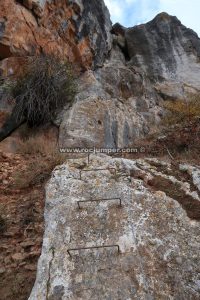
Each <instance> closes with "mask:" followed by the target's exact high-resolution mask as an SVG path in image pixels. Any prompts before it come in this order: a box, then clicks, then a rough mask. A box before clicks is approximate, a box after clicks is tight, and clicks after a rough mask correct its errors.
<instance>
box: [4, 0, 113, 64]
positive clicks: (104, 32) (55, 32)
mask: <svg viewBox="0 0 200 300" xmlns="http://www.w3.org/2000/svg"><path fill="white" fill-rule="evenodd" d="M110 30H111V21H110V16H109V12H108V10H107V8H106V6H105V5H104V2H103V1H102V0H101V1H99V0H94V1H92V2H91V1H87V0H79V1H77V0H71V1H65V0H61V1H46V0H42V1H35V0H34V1H32V0H29V1H14V0H6V1H3V3H1V10H0V59H4V58H8V57H11V56H15V57H17V56H29V55H33V54H34V53H37V52H41V51H43V52H47V53H54V54H57V55H60V56H61V57H65V58H69V59H70V60H71V61H74V62H77V63H78V64H80V65H81V66H82V67H84V68H86V69H87V68H91V67H96V66H100V65H102V64H103V62H104V60H105V57H106V56H107V54H108V52H109V51H110V49H111V45H112V37H111V34H110Z"/></svg>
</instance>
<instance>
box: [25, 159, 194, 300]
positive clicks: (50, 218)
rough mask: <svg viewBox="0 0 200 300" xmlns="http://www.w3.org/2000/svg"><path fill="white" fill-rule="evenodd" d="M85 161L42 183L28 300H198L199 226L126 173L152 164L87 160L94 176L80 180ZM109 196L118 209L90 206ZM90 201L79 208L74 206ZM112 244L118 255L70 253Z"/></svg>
mask: <svg viewBox="0 0 200 300" xmlns="http://www.w3.org/2000/svg"><path fill="white" fill-rule="evenodd" d="M83 160H84V159H77V160H75V159H74V160H69V161H67V162H66V163H65V164H63V165H62V166H58V167H57V168H56V169H55V170H54V172H53V174H52V177H51V179H50V181H49V182H48V184H47V186H46V207H45V233H44V239H43V247H42V254H41V257H40V259H39V262H38V269H37V278H36V282H35V285H34V288H33V290H32V293H31V295H30V297H29V300H43V299H44V300H46V299H51V300H53V299H62V300H66V299H73V300H75V299H76V300H77V299H83V300H86V299H87V300H88V299H102V300H105V299H109V300H112V299H113V300H114V299H115V300H116V299H118V300H119V299H120V300H122V299H123V300H128V299H137V300H138V299H141V300H143V299H174V300H177V299H185V300H186V299H187V300H188V299H191V300H194V299H199V295H200V294H199V293H200V289H199V271H200V263H199V262H200V260H199V246H200V238H199V236H200V235H199V234H200V227H199V222H197V221H194V220H191V219H189V218H188V217H187V214H186V212H185V211H184V209H183V208H182V207H181V206H180V204H179V203H178V202H177V201H176V200H175V199H172V198H169V197H167V196H166V194H165V193H164V192H162V191H159V190H158V191H152V190H151V189H150V188H148V187H147V186H146V185H145V183H144V182H143V180H141V179H137V178H134V177H132V176H130V175H131V173H133V171H138V170H139V171H143V172H147V173H148V172H149V169H153V166H152V165H151V162H150V161H148V163H147V162H145V161H141V160H139V161H132V160H127V159H121V158H115V159H112V158H111V157H109V156H106V155H91V158H90V164H89V165H88V166H87V167H86V169H87V170H90V171H91V172H84V171H83V173H84V174H82V176H81V179H80V169H79V167H80V166H81V165H82V164H83ZM145 163H146V168H145ZM140 166H141V167H142V168H140ZM112 168H116V170H117V176H116V174H115V172H113V169H112ZM94 169H104V170H102V171H94ZM92 170H93V171H92ZM147 175H148V174H147ZM110 197H121V199H122V207H121V208H120V207H119V204H118V203H117V202H116V201H113V202H112V201H109V202H106V201H102V202H95V201H93V200H95V199H99V198H110ZM87 199H90V200H91V203H90V202H87V203H81V209H78V205H77V201H84V200H87ZM92 201H93V202H92ZM116 244H117V245H119V247H120V254H118V252H117V249H116V248H115V247H113V248H108V249H93V250H91V249H90V250H77V251H71V252H70V253H71V256H70V255H69V254H68V252H67V250H69V249H71V248H77V247H93V246H97V245H116Z"/></svg>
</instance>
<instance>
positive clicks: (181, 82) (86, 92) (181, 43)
mask: <svg viewBox="0 0 200 300" xmlns="http://www.w3.org/2000/svg"><path fill="white" fill-rule="evenodd" d="M111 33H112V35H113V47H112V50H111V52H110V56H109V58H108V59H107V60H106V61H105V63H104V66H103V67H102V68H100V69H97V70H95V71H94V72H91V71H90V72H87V73H85V74H84V75H83V76H82V78H81V79H80V81H79V84H78V85H79V87H80V91H79V94H78V95H77V99H76V103H75V105H74V106H73V107H72V108H71V110H70V111H68V112H67V113H64V114H63V118H60V119H62V120H60V123H61V127H60V145H61V146H63V147H74V146H75V147H88V146H90V147H93V146H96V147H99V146H100V147H127V146H129V145H130V144H131V143H134V140H135V139H136V138H138V137H142V136H144V135H145V134H146V133H148V132H149V129H150V128H151V126H152V125H153V124H157V123H158V122H159V121H160V119H161V117H162V115H163V110H162V108H161V106H162V101H163V100H166V99H167V100H169V99H171V100H176V99H184V98H186V97H187V96H188V94H196V93H199V92H200V79H199V78H200V76H199V75H200V60H199V57H200V39H199V38H198V36H197V34H196V33H194V32H193V31H192V30H190V29H188V28H186V27H185V26H183V25H182V24H181V22H180V21H179V20H178V19H177V18H176V17H172V16H169V15H168V14H166V13H162V14H160V15H158V16H157V17H156V18H155V19H154V20H153V21H151V22H149V23H147V24H144V25H140V26H135V27H133V28H128V29H126V28H124V27H123V26H121V25H120V24H115V25H114V26H113V28H112V31H111Z"/></svg>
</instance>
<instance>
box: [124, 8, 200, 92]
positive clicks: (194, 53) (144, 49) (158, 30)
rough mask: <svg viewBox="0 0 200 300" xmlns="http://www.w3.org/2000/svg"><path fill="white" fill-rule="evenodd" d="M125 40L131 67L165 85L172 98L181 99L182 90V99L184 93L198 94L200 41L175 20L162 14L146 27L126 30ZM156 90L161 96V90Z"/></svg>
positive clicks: (162, 88)
mask: <svg viewBox="0 0 200 300" xmlns="http://www.w3.org/2000/svg"><path fill="white" fill-rule="evenodd" d="M124 36H125V40H126V45H127V53H128V56H129V58H130V64H131V65H134V66H137V67H139V68H140V69H141V70H143V71H144V72H145V74H147V76H148V77H149V78H150V79H151V80H152V81H153V82H155V83H158V82H164V83H165V85H166V84H167V85H168V92H169V93H171V94H172V93H173V92H174V94H175V95H174V96H176V95H177V96H180V94H181V89H182V96H183V94H184V92H187V89H188V91H189V92H190V89H191V90H192V89H193V90H194V91H195V89H197V90H198V91H199V90H200V79H199V78H200V77H199V73H200V39H199V37H198V35H197V34H196V33H195V32H194V31H192V30H191V29H188V28H186V27H185V26H183V25H182V24H181V22H180V21H179V20H178V19H177V18H176V17H172V16H170V15H168V14H166V13H161V14H159V15H158V16H156V17H155V19H153V20H152V21H151V22H149V23H147V24H144V25H139V26H135V27H133V28H128V29H126V30H125V33H124ZM159 88H160V90H161V94H162V90H164V86H162V85H161V86H158V90H159ZM178 88H179V90H180V91H179V92H178V91H177V90H178ZM170 90H171V91H170ZM166 92H167V89H166V88H165V92H164V93H163V94H165V93H166ZM167 96H168V94H167ZM169 96H170V95H169Z"/></svg>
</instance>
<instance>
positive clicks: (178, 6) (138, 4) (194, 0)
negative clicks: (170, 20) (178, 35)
mask: <svg viewBox="0 0 200 300" xmlns="http://www.w3.org/2000/svg"><path fill="white" fill-rule="evenodd" d="M104 1H105V3H106V5H107V7H108V9H109V11H110V14H111V19H112V22H113V23H116V22H119V23H120V24H122V25H124V26H126V27H132V26H134V25H138V24H142V23H146V22H148V21H150V20H152V19H153V18H154V17H155V16H156V15H157V14H158V13H160V12H167V13H168V14H170V15H173V16H177V17H178V19H179V20H180V21H181V22H182V24H183V25H185V26H187V27H189V28H191V29H193V30H194V31H196V33H197V34H198V35H199V37H200V17H199V16H200V0H104Z"/></svg>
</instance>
